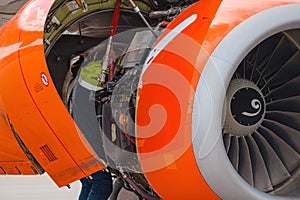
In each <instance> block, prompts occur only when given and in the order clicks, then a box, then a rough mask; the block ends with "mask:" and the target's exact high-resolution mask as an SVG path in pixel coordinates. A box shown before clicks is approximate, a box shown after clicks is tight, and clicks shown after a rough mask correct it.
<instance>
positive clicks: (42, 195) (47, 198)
mask: <svg viewBox="0 0 300 200" xmlns="http://www.w3.org/2000/svg"><path fill="white" fill-rule="evenodd" d="M80 187H81V184H80V182H78V181H77V182H74V183H72V184H71V189H68V188H67V187H63V188H58V187H57V186H56V185H55V184H54V182H53V181H52V180H51V179H50V178H49V176H48V175H47V174H45V175H42V176H0V199H1V200H76V199H78V194H79V191H80Z"/></svg>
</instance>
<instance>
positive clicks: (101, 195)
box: [79, 170, 112, 200]
mask: <svg viewBox="0 0 300 200" xmlns="http://www.w3.org/2000/svg"><path fill="white" fill-rule="evenodd" d="M80 182H81V184H82V188H81V192H80V195H79V200H107V199H108V197H109V196H110V194H111V192H112V179H111V175H110V173H109V172H107V171H105V170H101V171H98V172H95V173H94V174H92V175H91V176H90V177H86V178H83V179H80Z"/></svg>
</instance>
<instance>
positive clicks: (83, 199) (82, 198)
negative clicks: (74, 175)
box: [79, 178, 92, 200]
mask: <svg viewBox="0 0 300 200" xmlns="http://www.w3.org/2000/svg"><path fill="white" fill-rule="evenodd" d="M80 182H81V185H82V186H81V191H80V194H79V200H87V199H88V196H89V193H90V191H91V186H92V185H91V184H90V181H89V180H88V178H83V179H80Z"/></svg>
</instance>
